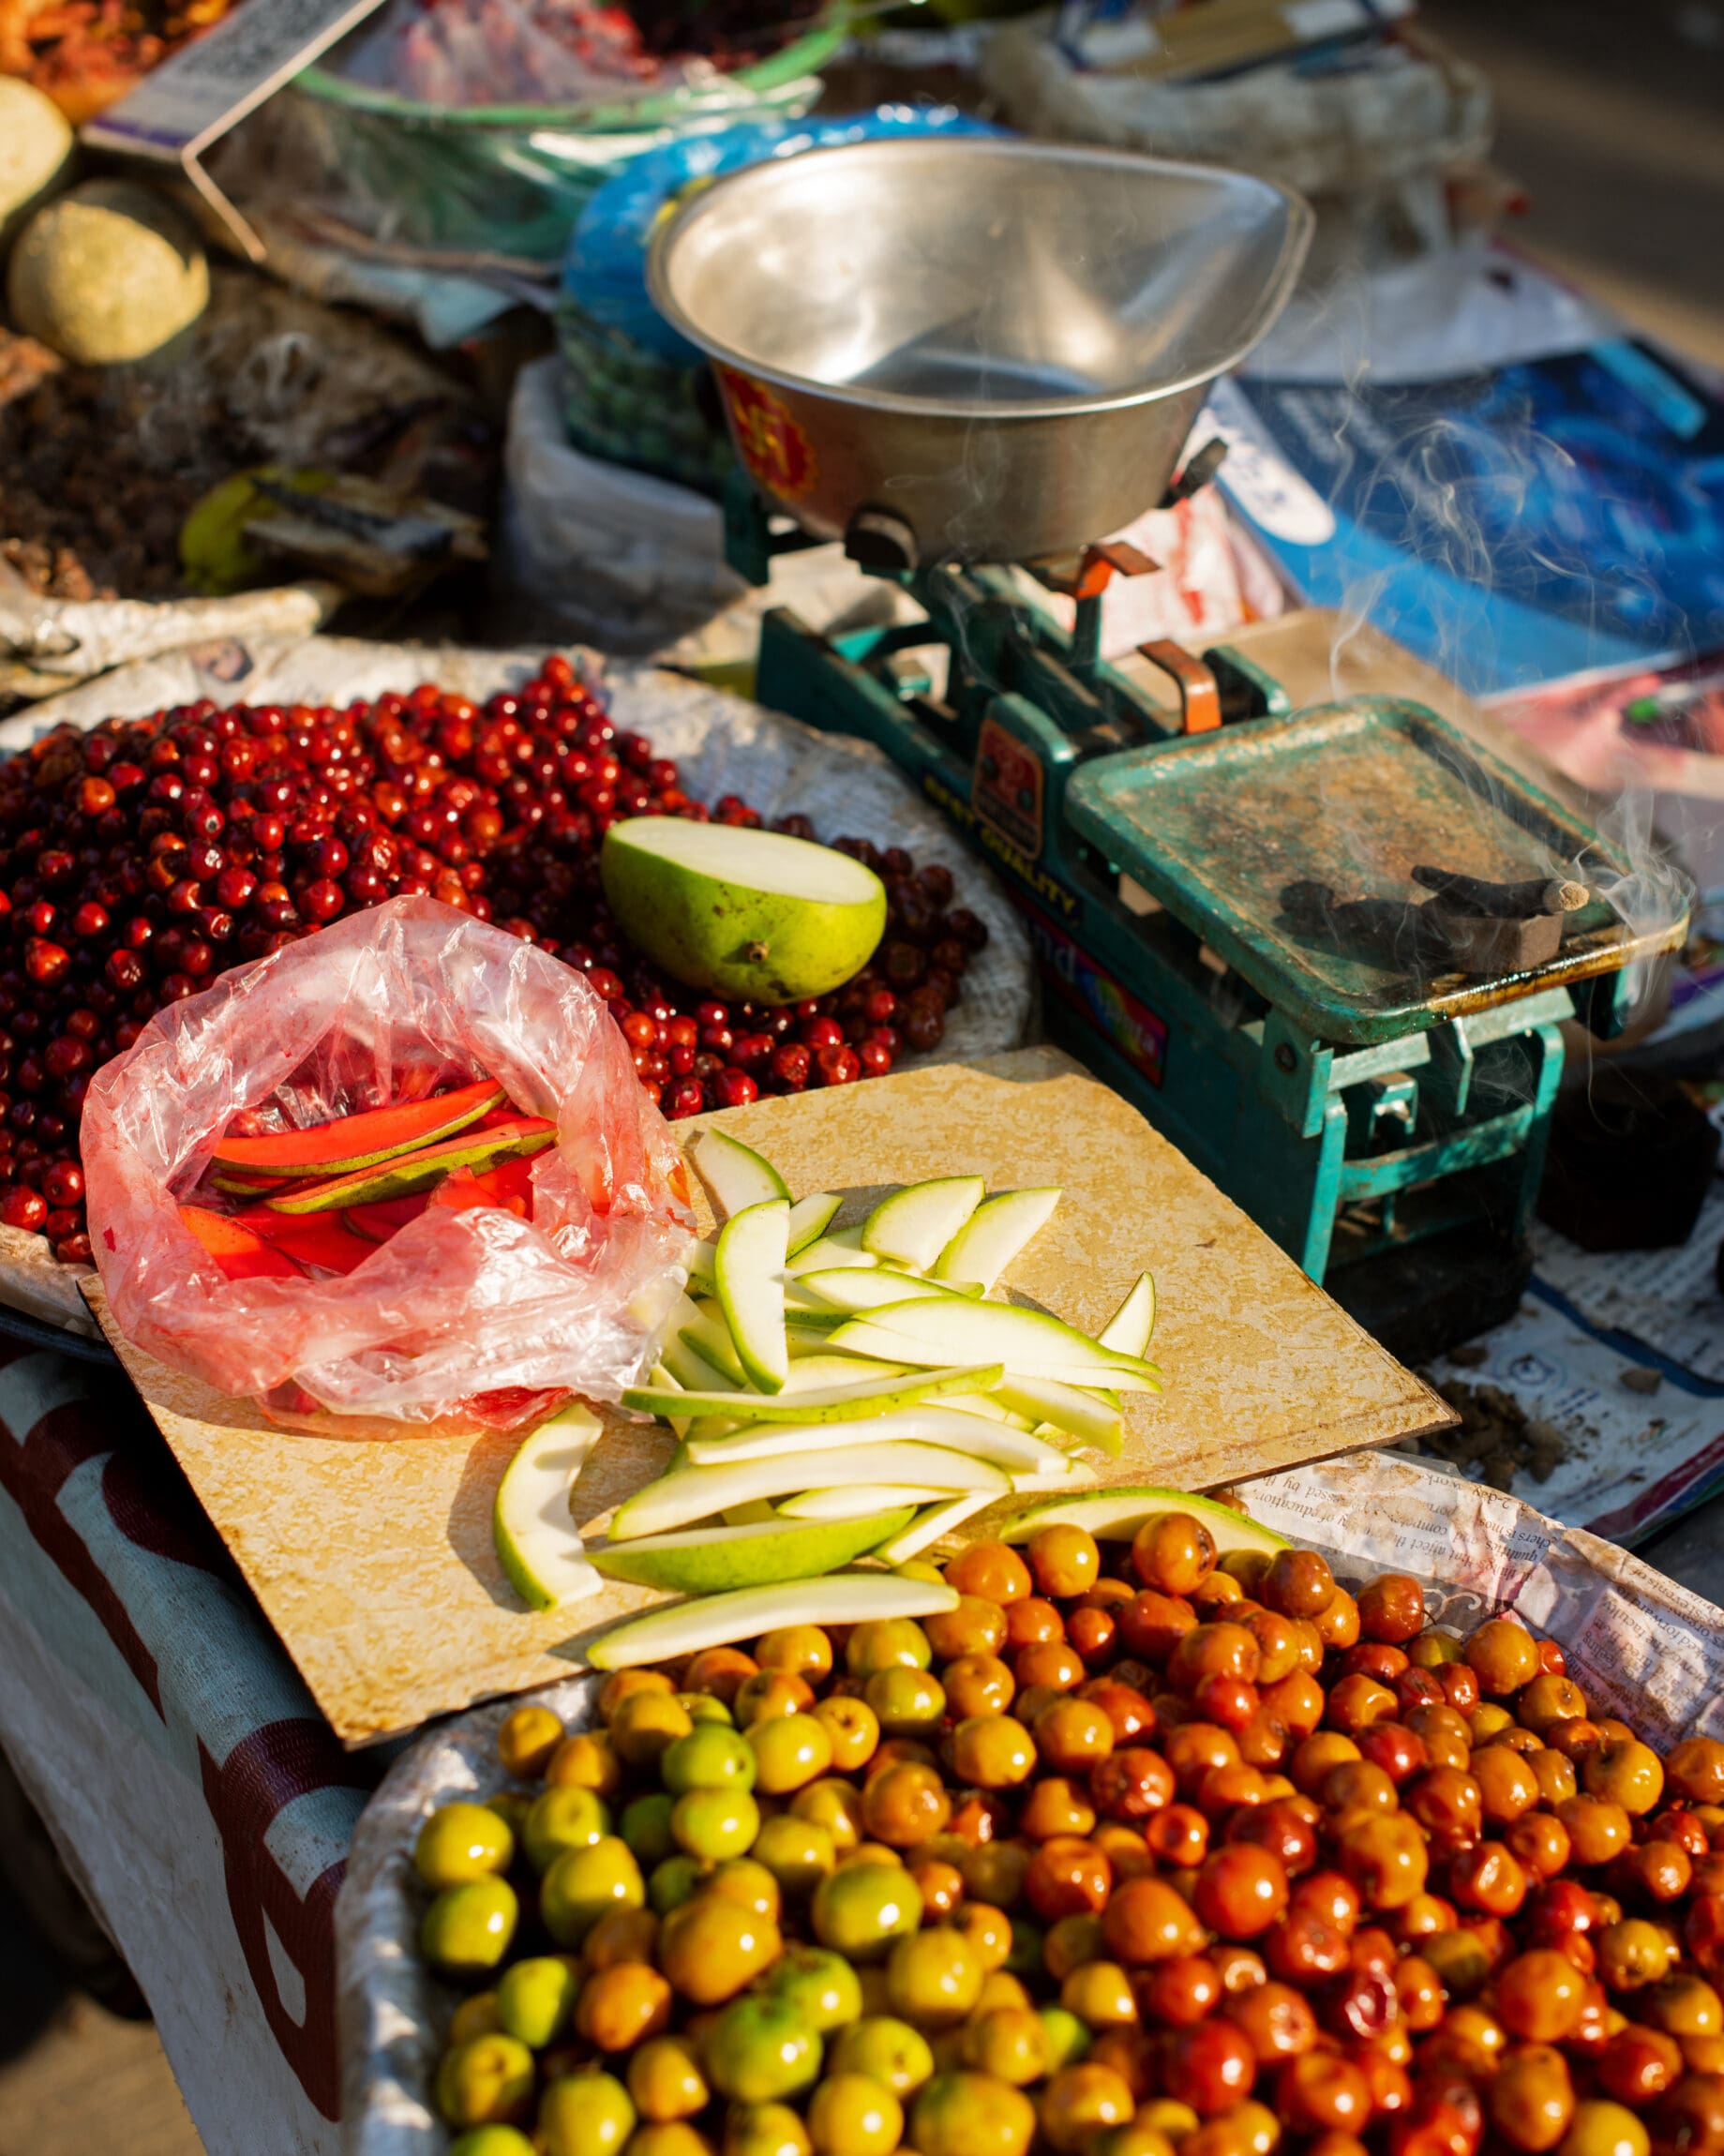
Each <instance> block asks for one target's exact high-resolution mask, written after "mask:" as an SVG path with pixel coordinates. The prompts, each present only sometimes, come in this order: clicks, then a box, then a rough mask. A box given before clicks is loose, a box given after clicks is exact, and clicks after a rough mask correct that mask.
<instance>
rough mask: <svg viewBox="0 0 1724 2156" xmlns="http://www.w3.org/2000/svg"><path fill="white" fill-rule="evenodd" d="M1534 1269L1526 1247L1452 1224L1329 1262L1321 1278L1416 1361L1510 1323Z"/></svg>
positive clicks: (1375, 1331) (1354, 1313)
mask: <svg viewBox="0 0 1724 2156" xmlns="http://www.w3.org/2000/svg"><path fill="white" fill-rule="evenodd" d="M1532 1272H1533V1259H1532V1252H1531V1250H1529V1249H1528V1248H1527V1247H1526V1245H1524V1244H1520V1245H1516V1244H1513V1243H1504V1242H1498V1241H1495V1240H1492V1239H1490V1238H1487V1237H1485V1236H1482V1235H1479V1234H1477V1232H1475V1233H1471V1234H1469V1233H1467V1232H1466V1231H1464V1230H1455V1231H1452V1232H1451V1233H1449V1234H1447V1235H1432V1236H1429V1237H1426V1238H1425V1239H1424V1240H1422V1241H1419V1242H1417V1243H1409V1244H1408V1245H1407V1246H1406V1248H1405V1249H1404V1250H1377V1251H1375V1252H1374V1253H1373V1254H1372V1256H1371V1257H1370V1258H1369V1259H1368V1260H1365V1261H1364V1262H1362V1263H1360V1264H1358V1265H1337V1266H1331V1267H1330V1269H1329V1272H1328V1274H1327V1277H1326V1279H1325V1280H1324V1283H1323V1284H1324V1286H1325V1287H1326V1288H1327V1290H1328V1292H1329V1294H1330V1295H1333V1296H1334V1298H1335V1300H1336V1301H1337V1302H1338V1303H1339V1304H1340V1305H1341V1307H1342V1310H1345V1311H1346V1313H1347V1315H1348V1316H1349V1317H1350V1318H1352V1319H1353V1320H1354V1321H1355V1322H1356V1323H1357V1324H1358V1325H1363V1326H1364V1328H1365V1330H1366V1331H1367V1332H1368V1333H1369V1334H1370V1335H1371V1337H1372V1340H1379V1341H1381V1342H1382V1344H1383V1346H1385V1347H1386V1348H1387V1350H1388V1352H1389V1354H1390V1355H1393V1356H1394V1357H1395V1358H1396V1360H1397V1361H1398V1362H1403V1363H1409V1364H1419V1363H1426V1362H1431V1361H1433V1360H1434V1359H1435V1358H1436V1357H1437V1356H1438V1355H1447V1352H1448V1351H1449V1349H1450V1348H1454V1347H1459V1346H1460V1345H1461V1343H1462V1340H1476V1339H1477V1336H1478V1335H1479V1334H1480V1333H1483V1332H1489V1331H1490V1330H1491V1328H1492V1326H1493V1325H1506V1324H1507V1321H1508V1320H1509V1319H1510V1318H1511V1317H1513V1315H1514V1314H1515V1311H1516V1310H1518V1309H1519V1308H1520V1305H1521V1297H1522V1295H1524V1294H1525V1292H1526V1283H1527V1281H1528V1280H1530V1279H1531V1278H1532Z"/></svg>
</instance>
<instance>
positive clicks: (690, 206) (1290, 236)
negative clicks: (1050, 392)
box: [647, 136, 1316, 422]
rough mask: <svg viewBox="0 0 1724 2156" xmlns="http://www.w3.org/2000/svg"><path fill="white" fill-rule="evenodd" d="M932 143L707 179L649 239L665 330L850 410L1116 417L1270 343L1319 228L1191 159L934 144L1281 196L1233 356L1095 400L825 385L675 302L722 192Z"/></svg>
mask: <svg viewBox="0 0 1724 2156" xmlns="http://www.w3.org/2000/svg"><path fill="white" fill-rule="evenodd" d="M928 146H929V145H928V142H927V140H926V139H925V138H917V137H909V138H907V139H905V140H903V141H901V142H892V141H876V142H833V143H830V144H828V145H827V146H825V147H824V148H821V149H817V150H801V151H799V152H798V153H797V155H796V156H795V157H793V158H775V157H768V158H763V159H762V160H761V161H760V162H759V163H758V164H754V165H744V166H742V169H741V170H740V171H738V172H727V173H726V174H725V175H724V176H723V177H722V178H721V179H716V180H713V181H712V183H711V184H710V185H709V186H707V187H703V188H701V189H700V191H699V192H698V193H697V194H696V195H693V196H691V197H690V198H689V200H688V201H686V202H683V203H682V206H681V207H680V208H679V209H678V210H677V211H676V212H675V214H674V215H673V216H671V217H667V219H666V220H665V222H664V223H663V224H662V225H661V226H660V227H659V229H658V231H657V232H655V233H654V234H653V235H652V245H651V247H649V249H648V252H647V292H648V296H649V297H650V298H651V299H652V304H653V306H654V307H656V308H657V309H658V311H659V313H660V314H661V315H663V317H664V318H665V320H666V321H667V322H668V323H669V324H670V326H671V327H672V328H673V329H675V330H678V331H680V332H681V334H682V336H683V337H686V338H687V339H688V341H689V342H690V344H693V345H697V346H698V348H699V349H700V350H701V351H702V352H705V353H706V354H707V356H708V357H709V358H710V359H714V360H718V361H720V362H722V363H723V364H724V365H725V366H727V367H735V368H736V369H737V370H738V372H739V373H743V374H746V375H748V376H749V377H750V378H751V379H753V380H757V381H760V382H771V383H772V385H773V386H774V387H775V388H779V389H788V390H792V391H795V392H797V393H799V394H801V395H802V396H807V397H828V398H830V399H831V400H832V402H833V403H834V404H847V405H851V406H853V407H855V408H856V409H857V410H858V411H862V412H904V413H906V414H907V415H912V416H916V417H920V418H923V419H958V420H966V421H970V422H978V421H980V422H989V421H995V420H1025V419H1075V418H1079V417H1081V416H1083V414H1085V413H1087V412H1122V411H1126V410H1129V409H1130V407H1131V406H1132V405H1135V404H1159V403H1160V402H1161V401H1162V399H1163V398H1164V397H1177V396H1178V395H1179V394H1180V392H1181V391H1183V390H1188V389H1196V388H1200V387H1201V386H1202V385H1203V384H1204V383H1205V382H1213V381H1215V380H1216V379H1217V377H1218V376H1221V375H1223V374H1226V373H1227V372H1229V370H1230V369H1231V368H1233V367H1237V366H1238V364H1239V362H1240V361H1241V360H1242V359H1244V358H1245V357H1246V356H1247V354H1248V353H1250V352H1252V351H1253V350H1254V349H1255V347H1256V346H1257V345H1258V344H1260V343H1261V342H1262V340H1263V338H1264V337H1267V334H1268V332H1269V330H1270V329H1271V328H1272V327H1273V325H1274V322H1275V319H1276V317H1277V316H1278V315H1279V314H1280V312H1281V310H1282V307H1283V306H1284V305H1285V304H1286V301H1287V298H1288V296H1289V294H1290V293H1291V292H1292V290H1293V287H1294V283H1295V281H1296V279H1297V277H1298V274H1299V271H1300V269H1301V268H1302V267H1303V265H1304V262H1305V255H1306V250H1307V249H1308V247H1310V245H1311V238H1312V231H1313V230H1314V228H1315V224H1316V218H1315V216H1314V213H1313V212H1312V207H1311V204H1310V203H1309V202H1307V201H1306V200H1305V198H1304V196H1303V195H1301V194H1300V193H1298V191H1297V189H1296V188H1293V187H1286V186H1283V185H1282V182H1281V181H1279V180H1266V179H1263V178H1261V177H1259V175H1258V174H1257V173H1255V172H1238V171H1237V170H1236V169H1235V168H1234V167H1232V166H1230V165H1203V164H1196V163H1193V162H1192V161H1190V160H1189V159H1180V158H1175V157H1147V156H1144V155H1143V154H1142V153H1141V152H1138V151H1135V150H1114V149H1108V148H1106V147H1105V146H1102V145H1100V144H1089V143H1082V142H1025V141H1020V140H1016V139H1013V138H1011V137H996V136H952V137H947V138H941V139H939V141H938V143H937V147H938V149H939V150H940V152H941V153H942V154H943V155H961V156H965V157H970V156H975V155H978V154H982V155H992V156H998V155H999V154H1001V153H1002V152H1004V153H1006V154H1007V155H1010V156H1013V157H1039V158H1045V159H1048V160H1050V161H1057V162H1060V163H1077V164H1087V165H1108V166H1114V167H1120V166H1125V167H1131V168H1134V169H1136V170H1138V171H1141V172H1145V173H1146V174H1148V173H1173V174H1177V175H1179V176H1180V177H1182V178H1191V179H1200V180H1214V179H1215V178H1217V177H1218V176H1224V177H1226V178H1228V179H1232V180H1243V181H1244V182H1246V183H1247V184H1248V185H1249V186H1251V187H1261V188H1262V189H1263V190H1264V192H1265V193H1266V194H1270V195H1276V196H1279V197H1280V199H1281V201H1282V203H1283V204H1284V205H1285V207H1286V210H1287V213H1288V217H1287V226H1286V231H1285V233H1284V235H1283V237H1282V248H1281V255H1280V259H1279V261H1278V262H1277V263H1276V266H1275V274H1274V276H1273V277H1271V278H1270V279H1269V280H1268V282H1267V284H1266V285H1265V287H1264V289H1263V292H1262V293H1261V294H1260V296H1259V299H1258V302H1257V306H1256V307H1255V308H1254V309H1253V311H1252V314H1251V316H1250V318H1249V319H1248V322H1247V324H1246V329H1245V333H1244V334H1243V335H1242V336H1241V337H1239V338H1238V340H1237V342H1236V343H1235V344H1234V346H1233V347H1232V349H1231V350H1229V351H1228V352H1226V353H1224V354H1223V355H1222V357H1221V358H1220V359H1218V360H1216V361H1214V362H1213V363H1212V364H1211V365H1208V366H1205V367H1197V368H1194V369H1193V370H1192V372H1190V373H1189V374H1183V375H1178V376H1176V377H1175V378H1174V379H1173V380H1171V381H1168V382H1155V383H1153V384H1151V385H1147V386H1141V387H1138V388H1135V389H1119V390H1110V391H1107V392H1106V393H1104V394H1102V395H1098V396H1092V397H1080V396H1072V397H1027V398H1018V399H1012V400H1010V401H1005V400H1002V401H1000V402H997V403H996V402H993V401H991V400H989V399H987V398H982V397H978V398H966V399H964V400H962V401H959V400H956V399H952V398H947V397H905V396H901V395H900V394H899V393H898V392H896V391H894V390H885V389H869V390H857V389H853V388H850V387H849V386H847V385H846V384H844V383H840V382H821V381H818V380H817V378H816V377H815V376H813V375H805V374H792V373H790V372H789V371H788V370H787V368H784V367H772V366H769V365H767V364H766V363H765V362H763V361H760V360H757V359H755V358H754V357H752V356H751V355H750V354H748V353H746V352H740V351H738V350H737V348H736V347H735V346H734V345H730V344H726V343H724V342H722V341H721V340H720V339H719V338H717V337H713V336H712V335H711V334H710V332H708V331H706V330H703V329H701V328H700V327H699V326H698V325H697V323H696V322H693V321H692V320H691V319H690V318H689V316H688V315H687V314H686V313H685V312H684V310H683V308H682V306H681V305H680V303H679V302H678V301H677V300H676V299H675V298H674V297H673V296H672V293H671V291H670V277H669V261H670V256H671V253H672V251H673V250H674V249H675V247H677V246H678V245H679V244H680V242H681V241H682V238H683V237H684V235H685V234H687V233H688V232H691V231H693V229H694V227H695V226H696V225H697V223H698V222H699V221H700V220H701V219H702V218H703V217H707V216H709V215H710V214H711V213H712V207H713V205H714V203H721V202H723V200H724V198H725V196H726V195H727V194H728V193H729V192H731V191H732V190H735V189H738V188H740V187H742V185H743V184H744V183H745V182H747V181H750V180H752V179H753V178H754V177H755V175H756V174H757V173H760V172H771V171H772V170H773V169H774V168H775V167H778V166H781V165H786V164H796V165H801V164H803V163H804V162H807V161H810V160H812V159H815V158H822V159H837V158H842V157H855V156H857V155H858V153H865V154H866V155H868V156H870V157H873V156H877V155H879V154H880V153H882V152H884V153H885V154H887V155H889V156H897V155H899V154H901V153H903V152H907V151H912V150H922V149H925V148H927V147H928Z"/></svg>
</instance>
